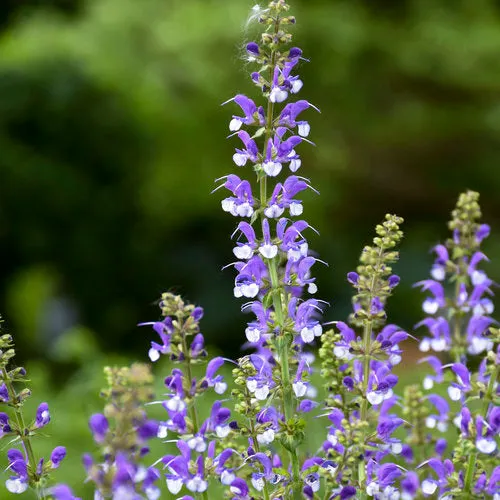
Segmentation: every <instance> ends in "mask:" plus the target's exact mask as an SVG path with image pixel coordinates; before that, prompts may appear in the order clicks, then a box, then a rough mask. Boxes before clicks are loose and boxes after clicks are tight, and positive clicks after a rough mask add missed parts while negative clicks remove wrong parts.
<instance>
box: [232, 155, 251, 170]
mask: <svg viewBox="0 0 500 500" xmlns="http://www.w3.org/2000/svg"><path fill="white" fill-rule="evenodd" d="M247 160H248V156H247V155H245V154H242V153H234V155H233V161H234V163H235V164H236V166H238V167H244V166H245V164H246V162H247Z"/></svg>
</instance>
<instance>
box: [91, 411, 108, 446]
mask: <svg viewBox="0 0 500 500" xmlns="http://www.w3.org/2000/svg"><path fill="white" fill-rule="evenodd" d="M89 427H90V430H91V431H92V434H93V436H94V440H95V441H96V443H102V442H103V441H104V440H105V439H106V434H107V433H108V430H109V423H108V419H107V418H106V417H105V416H104V415H102V414H101V413H95V414H94V415H92V416H91V417H90V419H89Z"/></svg>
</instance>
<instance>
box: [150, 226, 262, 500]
mask: <svg viewBox="0 0 500 500" xmlns="http://www.w3.org/2000/svg"><path fill="white" fill-rule="evenodd" d="M236 232H241V233H242V234H243V235H244V236H245V237H246V239H247V242H246V243H244V244H239V245H238V246H236V247H235V249H234V253H235V254H237V255H243V256H246V257H247V258H250V255H248V253H249V252H252V253H253V251H254V250H255V247H256V245H255V244H254V240H255V238H254V233H253V228H252V227H251V226H250V225H249V224H248V223H246V222H241V223H240V225H239V226H238V231H236ZM241 272H242V273H243V270H242V271H241ZM247 272H249V273H250V274H251V272H250V271H247ZM238 286H240V285H238ZM247 292H248V289H244V291H243V292H242V293H247ZM159 305H160V309H161V313H162V315H163V317H164V318H163V320H162V321H160V322H150V323H143V324H149V325H152V326H153V330H155V331H156V332H158V327H157V326H156V325H158V324H161V325H168V342H164V344H165V345H168V349H166V350H165V351H164V352H163V351H161V354H166V355H169V357H170V360H171V361H172V362H173V363H175V366H176V367H175V368H174V369H173V370H172V372H171V374H170V375H168V376H167V377H166V378H165V387H166V389H167V393H166V394H165V398H164V399H163V400H160V401H155V402H153V403H152V404H155V403H156V404H161V405H162V406H163V408H164V409H165V411H166V418H165V421H164V422H161V423H160V424H159V426H158V432H157V435H158V437H159V438H161V439H164V438H165V437H167V434H170V435H171V436H172V437H173V439H171V440H169V441H174V442H175V443H176V446H177V450H178V453H177V454H174V455H165V456H164V457H162V458H161V459H160V462H161V463H162V465H163V475H164V477H165V479H166V484H167V489H168V490H169V491H170V493H172V494H173V495H177V494H179V492H181V490H183V489H184V490H185V491H187V492H189V493H191V494H193V495H195V496H196V497H198V495H200V496H201V497H202V498H204V499H207V498H208V493H207V491H208V488H209V480H210V478H213V479H215V480H220V481H222V482H223V484H226V485H230V484H231V483H232V481H233V479H235V475H234V474H233V473H232V462H233V461H232V460H231V456H232V455H233V451H232V450H231V451H230V453H229V454H228V455H227V456H224V459H223V460H221V454H222V453H224V452H226V451H227V448H230V445H228V446H227V448H223V447H222V446H221V445H220V441H221V440H225V441H227V442H229V440H230V439H231V434H232V433H233V430H234V426H233V427H232V426H231V425H232V423H231V422H230V421H229V419H230V411H229V410H228V409H227V408H224V407H223V406H222V402H221V401H217V400H216V401H215V402H214V403H213V406H212V410H211V412H210V416H209V417H208V418H207V419H206V420H205V421H204V422H203V421H201V420H200V416H199V414H198V408H197V407H198V405H199V403H198V401H199V398H200V397H201V396H203V395H204V394H205V393H206V392H207V391H209V390H212V389H213V391H214V392H215V393H216V394H219V395H221V394H223V393H224V392H225V391H226V389H227V384H226V382H225V381H224V378H223V377H222V376H221V375H220V374H219V370H220V369H221V368H222V365H224V363H225V361H226V360H225V359H223V358H221V357H216V358H213V359H212V360H210V362H209V363H208V364H207V366H206V368H205V369H204V370H203V372H204V376H202V377H200V378H195V376H194V370H195V365H200V364H202V363H205V360H206V358H207V356H208V353H207V351H206V349H205V342H204V337H203V334H202V333H201V332H200V320H201V319H202V317H203V309H202V308H201V307H196V306H194V305H192V304H189V303H186V302H185V301H184V300H183V299H182V298H181V297H180V296H178V295H174V294H172V293H164V294H162V297H161V300H160V303H159ZM162 328H163V327H162ZM153 348H154V345H153ZM226 462H228V463H227V464H226ZM186 498H190V497H189V496H186Z"/></svg>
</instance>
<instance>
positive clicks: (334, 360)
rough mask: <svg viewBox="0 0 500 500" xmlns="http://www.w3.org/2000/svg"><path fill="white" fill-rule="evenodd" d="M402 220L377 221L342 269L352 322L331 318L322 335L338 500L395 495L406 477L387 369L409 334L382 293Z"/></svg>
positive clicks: (391, 280)
mask: <svg viewBox="0 0 500 500" xmlns="http://www.w3.org/2000/svg"><path fill="white" fill-rule="evenodd" d="M402 222H403V220H402V219H401V218H400V217H396V216H393V215H387V216H386V218H385V221H384V222H383V223H382V224H380V225H378V226H377V228H376V233H377V236H376V237H375V238H374V240H373V246H366V247H365V248H364V249H363V251H362V254H361V258H360V265H359V266H358V268H357V270H356V272H354V271H353V272H350V273H349V274H348V275H347V280H348V281H349V282H350V283H351V284H352V285H353V286H354V288H355V289H356V295H355V297H354V299H353V313H352V315H351V317H350V323H351V325H352V327H351V326H349V325H348V324H346V323H344V322H336V329H337V330H338V333H335V332H334V331H329V332H327V333H326V334H325V335H324V336H323V339H322V341H323V346H322V349H321V351H320V356H321V358H322V364H323V373H324V374H331V376H332V378H333V379H334V380H335V385H334V387H332V386H331V381H330V380H328V383H327V390H328V391H329V397H328V404H329V411H328V413H327V416H328V419H329V421H330V426H329V427H328V436H327V439H326V441H325V442H324V444H323V453H324V456H325V460H327V461H328V462H330V463H331V464H332V465H331V466H330V468H329V470H328V471H327V473H326V474H325V479H326V485H327V488H329V489H330V490H331V491H332V492H333V494H335V495H338V496H340V498H351V497H354V496H355V495H357V494H358V495H361V497H363V496H366V495H368V496H376V497H377V498H399V497H397V496H394V495H396V493H397V492H398V490H397V489H396V484H395V483H396V481H397V480H401V479H403V480H408V477H405V475H404V474H403V472H402V470H401V469H400V467H399V465H398V463H395V462H396V461H397V460H398V457H399V456H400V455H401V454H402V453H403V450H404V445H403V443H402V442H401V440H400V438H399V437H396V431H397V430H398V428H400V427H401V426H402V425H403V423H404V421H403V419H402V418H401V417H400V416H399V415H398V414H397V413H396V412H394V411H393V410H394V408H393V407H394V406H395V404H396V402H397V397H396V396H395V394H394V388H395V386H396V384H397V381H398V377H397V376H396V375H394V374H393V373H392V369H393V367H394V366H395V365H397V364H399V363H400V361H401V353H402V351H401V348H400V343H401V342H403V341H404V340H406V339H407V337H408V334H407V333H406V332H404V331H402V330H401V329H400V328H398V327H397V326H396V325H385V326H384V324H385V322H386V312H385V306H386V302H387V298H388V297H389V296H390V295H391V293H392V291H393V289H394V288H395V287H396V286H397V285H398V283H399V277H398V276H397V275H395V274H393V273H392V268H391V265H392V264H393V263H394V262H395V261H396V260H397V259H398V256H399V255H398V252H397V251H396V250H395V247H396V245H397V244H398V243H399V241H400V240H401V238H402V232H401V230H400V229H399V226H400V225H401V223H402ZM356 328H359V329H360V331H361V332H362V336H359V335H358V334H357V333H356ZM332 389H334V390H332ZM398 494H399V493H398Z"/></svg>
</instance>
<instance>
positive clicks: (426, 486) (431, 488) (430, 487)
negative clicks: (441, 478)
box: [422, 479, 437, 495]
mask: <svg viewBox="0 0 500 500" xmlns="http://www.w3.org/2000/svg"><path fill="white" fill-rule="evenodd" d="M436 489H437V484H436V483H435V482H434V481H431V480H429V479H424V480H423V481H422V491H423V493H425V494H426V495H432V494H433V493H434V492H435V491H436Z"/></svg>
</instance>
